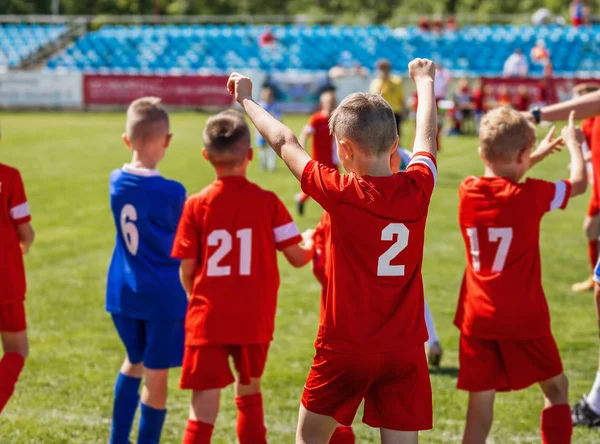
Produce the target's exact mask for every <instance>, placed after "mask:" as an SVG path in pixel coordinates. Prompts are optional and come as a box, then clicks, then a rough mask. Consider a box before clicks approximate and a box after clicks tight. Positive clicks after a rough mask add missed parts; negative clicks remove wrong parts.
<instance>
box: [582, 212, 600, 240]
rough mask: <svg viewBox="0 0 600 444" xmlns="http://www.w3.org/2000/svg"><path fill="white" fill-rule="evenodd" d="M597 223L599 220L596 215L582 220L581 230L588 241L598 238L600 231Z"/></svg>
mask: <svg viewBox="0 0 600 444" xmlns="http://www.w3.org/2000/svg"><path fill="white" fill-rule="evenodd" d="M599 223H600V221H599V220H598V218H597V217H591V218H590V217H587V218H586V219H585V220H584V221H583V231H584V233H585V236H586V237H587V239H588V240H589V241H593V240H596V239H598V235H599V231H600V226H598V224H599Z"/></svg>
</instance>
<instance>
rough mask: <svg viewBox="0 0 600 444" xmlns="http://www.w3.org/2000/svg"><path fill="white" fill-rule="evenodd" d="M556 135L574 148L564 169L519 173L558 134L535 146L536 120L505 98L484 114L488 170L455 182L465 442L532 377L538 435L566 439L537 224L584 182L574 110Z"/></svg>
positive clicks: (554, 441)
mask: <svg viewBox="0 0 600 444" xmlns="http://www.w3.org/2000/svg"><path fill="white" fill-rule="evenodd" d="M551 133H552V130H551V132H550V135H551ZM562 139H563V140H564V142H565V143H566V144H567V146H568V148H569V152H570V154H571V177H570V179H569V180H561V181H557V182H554V183H553V182H546V181H543V180H537V179H527V180H526V181H525V182H522V183H521V182H520V180H521V178H522V177H523V175H524V174H525V172H526V171H527V170H528V169H529V168H531V166H532V165H533V164H535V163H537V162H539V161H540V160H541V159H543V158H544V157H546V156H547V155H548V154H549V153H551V152H552V151H553V150H555V148H556V146H557V145H558V144H559V141H560V138H559V139H557V140H554V141H553V140H551V138H550V137H546V139H545V140H544V142H543V143H542V145H541V147H540V148H539V149H538V151H536V152H534V153H533V154H532V152H531V151H532V148H533V146H534V144H535V128H534V127H533V125H531V124H530V123H529V122H528V121H527V120H526V118H525V117H524V116H523V115H522V114H520V113H519V112H517V111H515V110H513V109H511V108H509V107H502V108H497V109H495V110H493V111H491V112H489V113H488V114H487V115H486V116H485V117H484V118H483V120H482V123H481V131H480V147H479V154H480V156H481V159H482V161H483V163H484V164H485V174H484V176H483V177H469V178H467V179H465V181H464V182H463V183H462V185H461V187H460V190H459V197H460V206H459V219H460V227H461V232H462V235H463V238H464V242H465V246H466V250H467V268H466V271H465V275H464V278H463V284H462V288H461V291H460V298H459V302H458V307H457V311H456V317H455V320H454V323H455V325H456V326H457V327H458V329H459V330H460V332H461V337H460V349H459V361H460V366H459V368H460V369H459V373H458V384H457V385H458V388H459V389H461V390H466V391H468V392H469V407H468V411H467V423H466V428H465V432H464V437H463V442H464V443H474V444H477V443H484V442H485V441H486V439H487V436H488V434H489V432H490V429H491V426H492V418H493V408H494V398H495V394H496V391H509V390H521V389H524V388H526V387H529V386H530V385H532V384H534V383H539V384H540V387H541V389H542V392H543V393H544V402H545V408H544V410H543V411H542V416H541V435H542V441H543V442H544V443H545V444H566V443H570V442H571V433H572V425H571V414H570V409H569V405H568V383H567V377H566V376H565V374H564V373H563V367H562V363H561V359H560V355H559V353H558V349H557V347H556V343H555V341H554V338H553V337H552V333H551V331H550V314H549V312H548V304H547V302H546V298H545V295H544V290H543V289H542V280H541V264H540V250H539V236H540V232H539V228H540V222H541V219H542V217H543V216H544V215H545V214H546V213H548V212H550V211H553V210H557V209H559V208H560V209H564V208H565V207H566V206H567V203H568V201H569V199H570V198H571V197H573V196H576V195H579V194H582V193H584V192H585V189H586V186H587V176H586V172H585V165H584V161H583V155H582V152H581V145H582V142H583V135H582V134H581V130H579V129H577V128H575V125H574V122H573V115H571V118H570V120H569V126H568V127H566V128H565V129H564V130H563V132H562Z"/></svg>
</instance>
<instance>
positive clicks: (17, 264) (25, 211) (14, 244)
mask: <svg viewBox="0 0 600 444" xmlns="http://www.w3.org/2000/svg"><path fill="white" fill-rule="evenodd" d="M30 220H31V216H30V214H29V206H28V204H27V197H26V196H25V187H24V186H23V181H22V180H21V174H19V171H18V170H17V169H15V168H11V167H9V166H8V165H4V164H1V163H0V303H5V302H18V301H22V300H24V299H25V290H26V284H25V267H24V265H23V253H22V252H21V246H20V242H19V236H18V235H17V230H16V227H17V225H19V224H24V223H27V222H29V221H30Z"/></svg>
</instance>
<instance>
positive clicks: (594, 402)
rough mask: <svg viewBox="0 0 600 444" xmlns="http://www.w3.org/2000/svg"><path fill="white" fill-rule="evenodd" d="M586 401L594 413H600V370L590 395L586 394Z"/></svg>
mask: <svg viewBox="0 0 600 444" xmlns="http://www.w3.org/2000/svg"><path fill="white" fill-rule="evenodd" d="M586 401H587V403H588V405H589V406H590V408H591V409H592V410H593V411H594V413H596V414H598V415H600V372H598V373H596V380H595V381H594V385H593V386H592V390H590V393H589V395H587V396H586Z"/></svg>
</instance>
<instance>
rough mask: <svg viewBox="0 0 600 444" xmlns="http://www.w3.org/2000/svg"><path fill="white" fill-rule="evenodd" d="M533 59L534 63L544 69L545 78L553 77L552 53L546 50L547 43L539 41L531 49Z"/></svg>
mask: <svg viewBox="0 0 600 444" xmlns="http://www.w3.org/2000/svg"><path fill="white" fill-rule="evenodd" d="M531 59H532V60H533V62H534V63H536V64H540V65H542V66H543V67H544V77H546V78H550V77H552V71H553V68H552V62H551V61H550V51H548V48H546V42H544V41H543V40H538V41H537V42H536V44H535V46H534V47H533V48H532V49H531Z"/></svg>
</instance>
